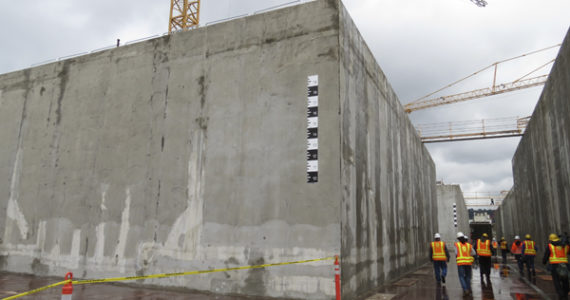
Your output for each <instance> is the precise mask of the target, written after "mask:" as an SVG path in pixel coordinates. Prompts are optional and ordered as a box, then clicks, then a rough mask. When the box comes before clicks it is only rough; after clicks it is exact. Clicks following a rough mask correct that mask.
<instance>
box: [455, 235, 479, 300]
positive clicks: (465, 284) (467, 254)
mask: <svg viewBox="0 0 570 300" xmlns="http://www.w3.org/2000/svg"><path fill="white" fill-rule="evenodd" d="M457 240H459V242H456V243H455V255H456V257H455V258H456V260H457V273H458V275H459V283H461V288H463V296H469V295H472V294H473V292H472V290H471V275H472V271H471V265H472V264H473V261H474V260H475V259H474V258H473V256H474V255H476V253H475V250H473V246H472V245H471V244H469V243H468V242H467V237H466V236H465V235H464V234H463V233H462V232H458V233H457Z"/></svg>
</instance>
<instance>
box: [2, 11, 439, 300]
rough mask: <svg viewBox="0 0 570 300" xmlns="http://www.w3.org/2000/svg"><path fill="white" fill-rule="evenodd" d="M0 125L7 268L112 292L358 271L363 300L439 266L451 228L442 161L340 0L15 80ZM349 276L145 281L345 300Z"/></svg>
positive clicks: (21, 74)
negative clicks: (310, 118) (436, 253)
mask: <svg viewBox="0 0 570 300" xmlns="http://www.w3.org/2000/svg"><path fill="white" fill-rule="evenodd" d="M339 42H340V43H339ZM314 74H317V75H319V99H320V100H319V173H320V176H319V181H318V183H315V184H308V183H307V177H306V167H307V158H306V150H307V76H309V75H314ZM0 120H2V126H1V127H0V139H1V140H2V141H3V142H2V144H1V145H0V191H1V193H2V194H1V196H0V238H1V239H2V242H1V244H0V270H4V271H12V272H23V273H33V274H37V275H54V276H63V274H65V272H67V271H73V272H74V274H75V276H76V277H79V278H100V277H109V276H113V277H114V276H130V275H135V274H138V275H143V274H154V273H164V272H179V271H189V270H198V269H210V268H224V267H235V266H242V265H252V264H262V263H274V262H283V261H294V260H300V259H311V258H321V257H327V256H331V255H334V254H341V255H342V268H343V293H345V294H346V295H347V296H349V297H352V296H354V295H358V294H363V293H365V292H366V291H369V290H370V289H372V288H374V287H376V286H378V285H379V284H381V283H382V282H384V281H386V280H390V279H393V278H394V276H396V275H398V274H401V273H402V272H404V271H406V270H409V269H410V268H412V267H414V266H416V265H418V263H420V262H421V261H423V260H424V257H425V256H426V251H427V244H426V243H427V241H428V240H430V238H431V233H432V231H433V230H434V229H435V228H437V220H436V218H435V215H436V208H435V187H434V182H435V174H434V173H435V171H434V170H435V169H434V166H433V162H432V161H431V158H430V156H429V154H428V153H427V151H426V149H425V148H424V147H423V146H422V144H421V142H420V140H419V138H418V137H417V136H416V134H415V131H414V128H413V126H412V125H411V123H410V122H409V120H408V119H407V117H406V115H405V113H404V112H403V109H402V107H401V105H400V104H399V102H398V101H397V98H396V96H395V94H394V92H393V91H392V89H391V88H390V87H389V85H388V84H387V81H386V78H385V77H384V75H383V74H382V72H381V70H380V69H379V67H378V66H377V64H376V62H375V61H374V59H373V58H372V55H371V54H370V52H369V51H368V49H367V48H366V46H365V44H364V42H363V41H362V38H361V37H360V35H359V34H358V32H357V30H356V28H355V26H354V24H353V23H352V21H351V20H350V18H349V17H348V15H347V13H346V11H345V9H344V8H343V7H342V5H341V4H340V3H339V2H338V1H336V0H320V1H315V2H310V3H306V4H303V5H301V6H295V7H290V8H286V9H283V10H278V11H273V12H269V13H265V14H260V15H255V16H251V17H247V18H243V19H238V20H234V21H231V22H227V23H222V24H216V25H212V26H208V27H203V28H200V29H197V30H193V31H190V32H187V33H179V34H174V35H171V36H165V37H161V38H158V39H154V40H150V41H145V42H141V43H138V44H134V45H129V46H125V47H120V48H116V49H113V50H109V51H104V52H99V53H95V54H91V55H87V56H82V57H78V58H73V59H69V60H65V61H61V62H57V63H53V64H49V65H44V66H40V67H36V68H33V69H26V70H22V71H18V72H13V73H9V74H4V75H0ZM410 225H411V226H410ZM333 278H334V272H333V267H332V261H325V262H320V263H312V264H303V265H292V266H285V267H274V268H266V269H254V270H249V271H247V270H244V271H233V272H225V273H214V274H205V275H197V276H189V277H177V278H169V279H154V280H144V282H143V283H145V284H156V285H163V286H182V287H187V288H191V289H197V290H204V291H211V292H214V293H221V294H246V295H258V296H265V297H286V298H298V299H332V298H333V297H334V282H333Z"/></svg>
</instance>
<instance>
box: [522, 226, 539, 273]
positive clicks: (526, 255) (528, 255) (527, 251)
mask: <svg viewBox="0 0 570 300" xmlns="http://www.w3.org/2000/svg"><path fill="white" fill-rule="evenodd" d="M524 238H525V240H524V242H523V248H522V254H523V262H524V263H525V264H526V269H527V271H528V279H529V280H530V276H531V272H530V271H531V270H532V276H535V277H536V270H535V269H534V257H535V256H536V251H538V248H537V247H536V243H535V242H534V241H533V240H531V238H530V234H527V235H525V236H524Z"/></svg>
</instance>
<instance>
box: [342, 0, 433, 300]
mask: <svg viewBox="0 0 570 300" xmlns="http://www.w3.org/2000/svg"><path fill="white" fill-rule="evenodd" d="M340 21H341V23H340V44H341V46H340V49H341V52H340V118H341V120H340V125H341V128H340V130H341V137H340V138H341V144H340V147H341V160H340V172H341V182H342V208H341V213H342V215H341V222H342V224H341V225H342V228H341V229H342V241H341V247H342V249H341V253H342V258H343V260H344V261H343V264H342V282H343V285H342V288H343V297H344V298H345V299H354V298H355V296H356V295H361V294H363V293H365V292H367V291H369V290H371V289H374V288H375V287H377V286H379V285H381V284H382V283H386V282H388V281H393V280H395V279H396V278H397V277H398V276H399V275H401V274H403V273H405V272H407V271H409V270H411V269H413V268H415V267H417V266H418V265H419V264H421V263H423V262H425V261H426V259H427V256H428V248H427V247H428V242H429V241H431V237H432V234H433V232H434V231H435V230H436V229H437V207H436V200H435V197H436V195H435V180H436V179H435V178H436V177H435V167H434V163H433V161H432V159H431V157H430V155H429V154H428V152H427V150H426V148H425V147H424V146H423V145H422V143H421V141H420V139H419V137H418V136H417V133H416V130H415V128H414V126H413V125H412V124H411V122H410V121H409V119H408V117H407V114H406V113H405V112H404V110H403V108H402V106H401V104H400V102H399V101H398V98H397V96H396V94H395V93H394V91H393V89H392V88H391V86H390V84H389V83H388V80H387V78H386V76H385V75H384V73H383V72H382V70H381V69H380V67H379V66H378V63H377V62H376V60H375V59H374V57H373V55H372V53H371V52H370V50H369V49H368V47H367V46H366V44H365V42H364V41H363V39H362V37H361V36H360V34H359V32H358V30H357V28H356V26H355V25H354V23H353V22H352V20H351V19H350V17H349V16H348V13H347V12H346V10H345V9H344V8H341V10H340Z"/></svg>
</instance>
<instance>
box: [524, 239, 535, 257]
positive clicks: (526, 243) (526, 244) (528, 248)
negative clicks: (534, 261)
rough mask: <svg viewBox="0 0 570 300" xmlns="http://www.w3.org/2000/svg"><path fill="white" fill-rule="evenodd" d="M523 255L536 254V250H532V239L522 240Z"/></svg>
mask: <svg viewBox="0 0 570 300" xmlns="http://www.w3.org/2000/svg"><path fill="white" fill-rule="evenodd" d="M524 255H536V250H534V241H531V240H526V241H524Z"/></svg>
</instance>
